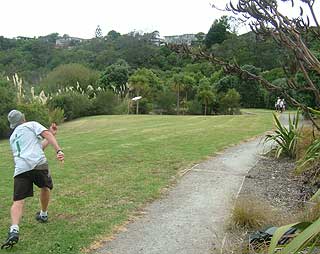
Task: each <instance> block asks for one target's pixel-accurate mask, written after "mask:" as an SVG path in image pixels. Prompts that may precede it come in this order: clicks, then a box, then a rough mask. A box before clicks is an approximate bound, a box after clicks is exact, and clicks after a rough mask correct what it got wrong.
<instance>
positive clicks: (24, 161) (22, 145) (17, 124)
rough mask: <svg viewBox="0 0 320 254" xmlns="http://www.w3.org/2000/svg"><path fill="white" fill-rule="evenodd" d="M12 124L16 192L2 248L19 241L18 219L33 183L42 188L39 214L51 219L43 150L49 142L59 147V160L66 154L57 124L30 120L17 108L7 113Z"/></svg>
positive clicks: (41, 219) (39, 218)
mask: <svg viewBox="0 0 320 254" xmlns="http://www.w3.org/2000/svg"><path fill="white" fill-rule="evenodd" d="M8 120H9V123H10V128H11V129H14V131H13V133H12V135H11V136H10V146H11V149H12V153H13V157H14V164H15V169H14V192H13V204H12V207H11V227H10V229H9V233H8V238H7V240H6V241H5V243H4V244H3V245H2V246H1V249H7V248H12V246H13V245H14V244H16V243H17V242H18V241H19V222H20V219H21V217H22V213H23V206H24V199H25V198H27V197H32V196H33V184H35V185H37V186H38V187H39V188H40V189H41V190H40V204H41V210H40V212H37V214H36V220H37V221H39V222H47V221H48V212H47V209H48V205H49V200H50V190H51V189H52V188H53V183H52V178H51V176H50V172H49V168H48V162H47V159H46V157H45V154H44V152H43V150H44V149H45V148H46V147H47V146H48V145H49V144H50V145H52V146H53V148H54V149H55V151H56V157H57V159H58V160H59V161H61V162H63V161H64V154H63V152H62V150H61V148H60V146H59V144H58V142H57V140H56V138H55V137H54V135H55V134H56V131H57V128H56V125H51V127H50V129H49V130H48V129H46V128H45V127H44V126H42V125H41V124H39V123H38V122H33V121H31V122H27V121H26V120H25V117H24V115H23V114H22V113H21V112H20V111H18V110H12V111H10V113H9V114H8Z"/></svg>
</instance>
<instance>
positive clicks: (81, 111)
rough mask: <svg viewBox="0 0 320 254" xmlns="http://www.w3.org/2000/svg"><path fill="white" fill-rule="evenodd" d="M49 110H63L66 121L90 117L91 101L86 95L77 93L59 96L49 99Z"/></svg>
mask: <svg viewBox="0 0 320 254" xmlns="http://www.w3.org/2000/svg"><path fill="white" fill-rule="evenodd" d="M48 105H49V108H50V109H51V110H53V109H55V108H60V109H63V111H64V114H65V117H66V119H67V120H72V119H75V118H78V117H82V116H88V115H90V110H91V101H90V100H89V98H88V97H87V95H84V94H80V93H77V92H69V93H64V94H59V95H56V96H54V97H53V98H52V99H50V101H49V103H48Z"/></svg>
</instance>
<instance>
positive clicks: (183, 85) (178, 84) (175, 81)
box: [171, 73, 194, 115]
mask: <svg viewBox="0 0 320 254" xmlns="http://www.w3.org/2000/svg"><path fill="white" fill-rule="evenodd" d="M193 83H194V79H193V78H192V77H191V76H190V75H188V74H186V73H177V74H174V75H173V77H172V78H171V84H172V89H173V90H174V91H175V92H176V94H177V115H179V113H180V95H181V92H182V91H185V90H187V87H188V86H192V84H193ZM187 96H188V95H187V93H186V100H187V99H188V98H187Z"/></svg>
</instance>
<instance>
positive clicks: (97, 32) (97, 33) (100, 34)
mask: <svg viewBox="0 0 320 254" xmlns="http://www.w3.org/2000/svg"><path fill="white" fill-rule="evenodd" d="M95 37H96V38H102V29H101V27H100V26H99V25H98V26H97V28H96V32H95Z"/></svg>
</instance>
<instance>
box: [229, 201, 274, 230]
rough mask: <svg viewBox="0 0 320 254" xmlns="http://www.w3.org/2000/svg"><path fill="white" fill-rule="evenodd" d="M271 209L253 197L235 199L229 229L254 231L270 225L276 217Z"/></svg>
mask: <svg viewBox="0 0 320 254" xmlns="http://www.w3.org/2000/svg"><path fill="white" fill-rule="evenodd" d="M274 215H275V212H274V211H273V210H272V208H271V207H270V206H269V205H268V204H267V203H266V202H262V201H260V200H258V199H257V198H256V197H253V196H245V197H240V198H238V199H237V201H236V203H235V206H234V208H233V210H232V214H231V217H230V221H229V228H231V229H232V228H243V229H246V230H256V229H259V228H261V227H263V226H266V225H269V224H272V223H273V222H274V221H273V218H275V217H276V216H274Z"/></svg>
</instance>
